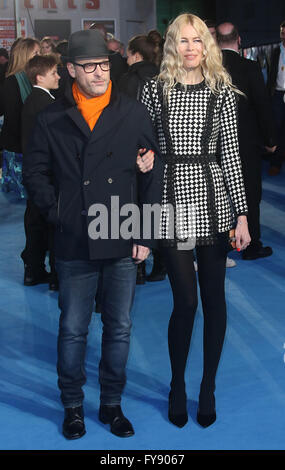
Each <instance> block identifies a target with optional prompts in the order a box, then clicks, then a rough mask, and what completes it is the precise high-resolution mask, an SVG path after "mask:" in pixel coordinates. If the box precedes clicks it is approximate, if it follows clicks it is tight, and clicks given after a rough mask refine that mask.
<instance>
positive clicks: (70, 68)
mask: <svg viewBox="0 0 285 470" xmlns="http://www.w3.org/2000/svg"><path fill="white" fill-rule="evenodd" d="M66 67H67V70H68V73H69V75H70V76H71V77H72V78H75V67H74V64H72V63H71V62H67V64H66Z"/></svg>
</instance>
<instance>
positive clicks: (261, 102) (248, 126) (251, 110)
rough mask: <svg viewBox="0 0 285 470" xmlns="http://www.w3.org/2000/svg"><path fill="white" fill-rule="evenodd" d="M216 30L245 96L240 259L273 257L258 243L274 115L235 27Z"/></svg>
mask: <svg viewBox="0 0 285 470" xmlns="http://www.w3.org/2000/svg"><path fill="white" fill-rule="evenodd" d="M216 29H217V40H218V44H219V46H220V48H221V49H222V54H223V63H224V67H225V68H226V69H227V71H228V73H229V74H230V76H231V78H232V82H233V84H234V85H235V86H236V87H237V88H238V89H239V90H241V91H242V92H243V93H244V95H241V96H239V100H238V139H239V149H240V156H241V161H242V170H243V177H244V183H245V191H246V198H247V204H248V216H247V219H248V228H249V233H250V236H251V244H250V246H249V247H248V248H246V249H245V250H244V251H243V252H242V258H243V259H244V260H255V259H257V258H265V257H267V256H270V255H272V248H271V247H270V246H263V244H262V241H261V230H260V202H261V194H262V175H261V169H262V154H263V153H264V150H263V149H264V148H266V150H267V151H269V152H271V153H272V152H274V151H275V149H276V139H275V130H274V126H273V116H272V112H271V107H270V100H269V96H268V93H267V90H266V87H265V83H264V79H263V75H262V71H261V68H260V66H259V64H258V63H257V62H255V61H252V60H250V59H246V58H244V57H241V56H240V55H239V49H240V42H241V39H240V36H239V34H238V30H237V28H236V26H234V25H233V24H232V23H228V22H227V23H222V24H220V25H218V26H217V28H216Z"/></svg>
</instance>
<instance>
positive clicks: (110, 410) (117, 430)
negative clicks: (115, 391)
mask: <svg viewBox="0 0 285 470" xmlns="http://www.w3.org/2000/svg"><path fill="white" fill-rule="evenodd" d="M99 419H100V421H101V422H102V423H104V424H110V425H111V432H112V433H113V434H115V435H116V436H119V437H130V436H133V435H134V434H135V432H134V429H133V426H132V424H131V423H130V421H129V420H128V419H127V418H126V417H125V416H124V415H123V412H122V409H121V407H120V405H114V406H113V405H101V406H100V410H99Z"/></svg>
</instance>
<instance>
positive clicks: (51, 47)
mask: <svg viewBox="0 0 285 470" xmlns="http://www.w3.org/2000/svg"><path fill="white" fill-rule="evenodd" d="M40 46H41V51H40V53H41V55H49V54H56V53H57V50H56V45H55V43H54V41H53V40H52V38H50V37H49V36H45V37H44V38H43V39H42V40H41V42H40Z"/></svg>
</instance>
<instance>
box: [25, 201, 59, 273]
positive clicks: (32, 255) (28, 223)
mask: <svg viewBox="0 0 285 470" xmlns="http://www.w3.org/2000/svg"><path fill="white" fill-rule="evenodd" d="M24 226H25V234H26V246H25V248H24V250H23V251H22V253H21V258H22V260H23V261H24V263H25V264H26V265H28V266H29V267H30V268H31V270H32V272H33V273H34V274H35V275H37V273H39V272H40V271H42V270H43V269H44V268H45V258H46V255H47V252H48V253H49V264H50V268H51V273H52V274H54V275H55V258H54V229H53V227H52V225H51V224H49V223H48V222H47V221H46V220H45V218H44V217H43V216H42V214H41V213H40V211H39V209H38V208H37V206H36V205H35V204H34V203H33V202H32V201H30V200H29V199H28V200H27V207H26V211H25V216H24Z"/></svg>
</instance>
